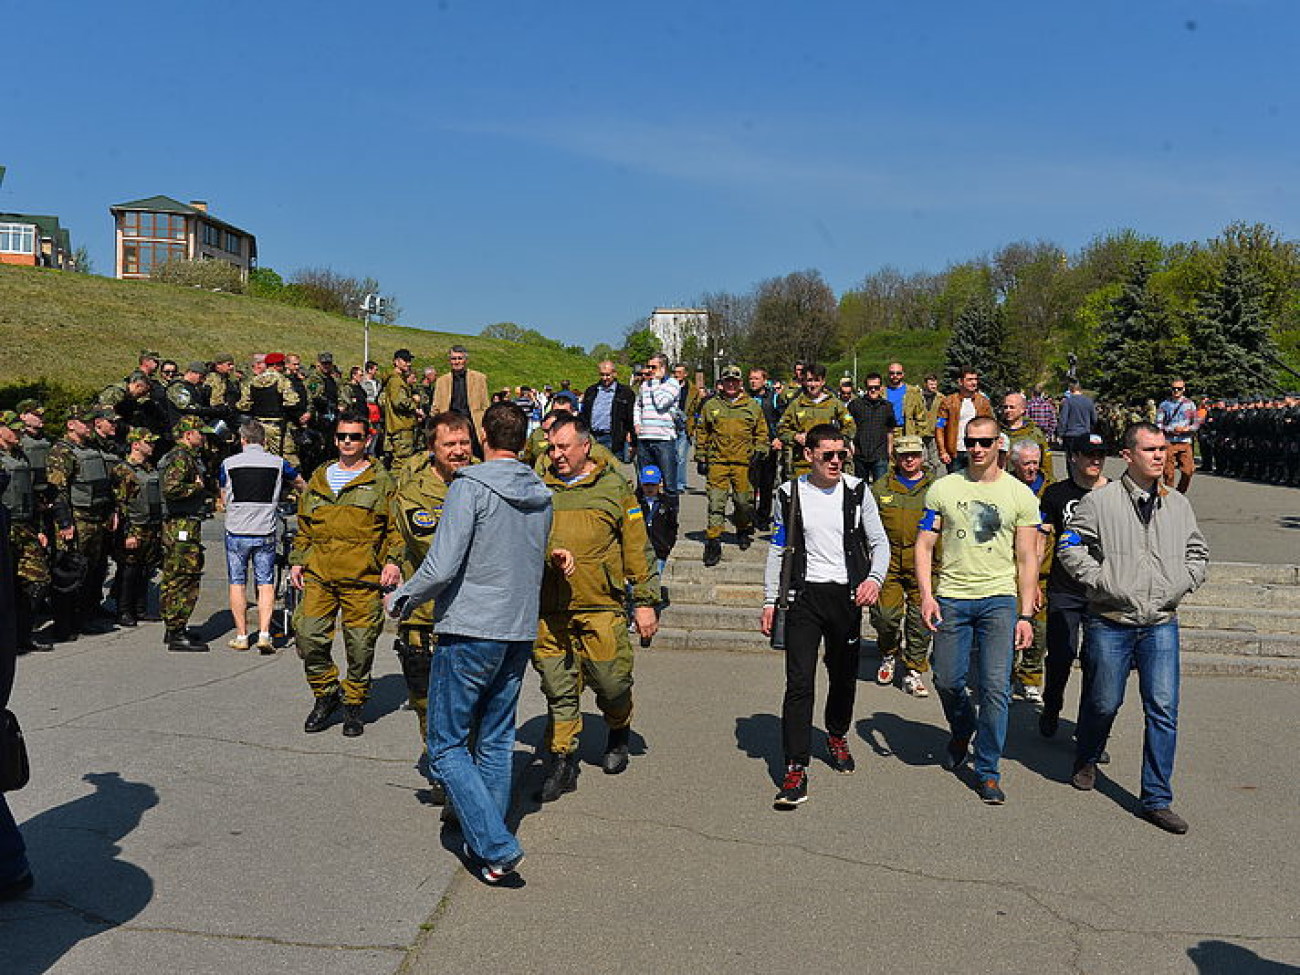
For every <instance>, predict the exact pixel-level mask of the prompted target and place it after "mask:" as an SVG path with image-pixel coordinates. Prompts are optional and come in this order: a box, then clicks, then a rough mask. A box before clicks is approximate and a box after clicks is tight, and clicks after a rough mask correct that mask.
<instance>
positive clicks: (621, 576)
mask: <svg viewBox="0 0 1300 975" xmlns="http://www.w3.org/2000/svg"><path fill="white" fill-rule="evenodd" d="M591 443H592V441H591V434H590V431H589V430H588V429H587V425H586V424H585V423H583V422H582V421H581V420H580V419H579V418H577V417H569V416H563V417H559V418H557V419H556V421H555V424H554V426H552V427H551V433H550V444H549V447H548V453H549V455H550V458H551V466H550V467H549V468H548V469H547V471H546V473H545V474H544V475H543V477H542V480H543V481H544V482H545V484H546V486H547V487H548V488H550V489H551V492H552V494H553V495H554V520H553V522H552V525H551V540H550V545H549V546H548V547H549V548H550V549H551V550H552V551H554V550H556V549H565V550H567V551H569V552H571V553H572V555H573V558H574V561H575V563H576V569H575V570H574V572H573V574H572V575H570V576H567V577H566V576H565V575H564V574H563V572H561V571H560V570H559V569H557V568H556V566H554V565H551V564H548V566H547V568H546V574H545V576H544V577H543V580H542V599H541V606H540V612H541V617H542V618H541V622H540V624H539V626H538V633H537V644H536V646H535V647H534V649H533V667H534V668H535V669H536V670H537V672H538V674H540V675H541V679H542V692H543V693H544V694H545V695H546V702H547V709H548V712H549V718H550V722H549V727H548V729H547V736H546V739H547V741H546V743H547V748H548V750H549V751H550V753H551V766H550V770H549V772H548V774H547V777H546V781H545V783H543V785H542V789H541V792H540V793H539V795H538V798H539V800H540V801H542V802H553V801H554V800H556V799H558V798H560V796H562V795H563V794H564V793H566V792H572V791H573V790H574V789H575V788H577V783H578V759H577V750H578V734H579V732H580V731H581V729H582V709H581V701H580V697H581V693H582V688H583V687H584V686H589V687H591V688H592V690H593V691H595V693H596V705H597V706H598V707H599V708H600V710H601V713H602V714H603V715H604V716H605V723H606V725H607V727H608V729H609V733H608V738H607V739H606V744H605V757H604V760H603V767H604V770H605V772H606V774H609V775H617V774H618V773H620V772H622V771H624V770H625V769H626V768H627V761H628V740H629V737H630V729H631V725H632V646H631V644H630V643H629V642H628V634H627V616H626V613H625V609H624V607H625V605H626V602H625V601H626V599H627V594H626V591H625V586H626V585H627V584H628V583H629V582H630V583H631V584H632V599H633V602H634V603H635V605H636V609H635V611H634V621H635V624H636V628H637V631H638V632H639V633H640V635H641V637H642V639H649V638H650V637H652V636H654V634H655V631H656V630H657V629H658V627H659V623H658V619H657V617H656V615H655V609H654V607H655V604H656V603H657V602H658V601H659V572H658V570H657V569H656V567H655V560H654V553H653V551H652V550H651V548H650V542H649V540H648V539H647V537H646V529H645V521H644V519H643V518H642V515H641V507H640V504H639V503H638V502H637V500H636V495H634V494H633V493H632V488H631V486H630V485H629V484H628V483H627V481H626V480H624V479H623V476H622V475H621V474H619V473H618V471H617V470H616V469H615V466H614V465H613V464H610V463H607V462H605V461H600V460H595V459H594V458H593V457H592V456H591Z"/></svg>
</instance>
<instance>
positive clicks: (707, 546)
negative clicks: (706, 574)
mask: <svg viewBox="0 0 1300 975" xmlns="http://www.w3.org/2000/svg"><path fill="white" fill-rule="evenodd" d="M721 561H722V542H720V541H719V540H718V539H716V538H706V539H705V540H704V564H705V565H707V566H714V565H717V564H718V563H719V562H721Z"/></svg>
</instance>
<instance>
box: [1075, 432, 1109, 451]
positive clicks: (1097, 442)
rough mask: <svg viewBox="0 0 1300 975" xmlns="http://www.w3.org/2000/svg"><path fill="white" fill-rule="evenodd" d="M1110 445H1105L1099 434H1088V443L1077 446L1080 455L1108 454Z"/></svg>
mask: <svg viewBox="0 0 1300 975" xmlns="http://www.w3.org/2000/svg"><path fill="white" fill-rule="evenodd" d="M1109 451H1110V445H1109V444H1107V443H1106V438H1105V437H1103V436H1102V435H1101V434H1100V433H1090V434H1088V442H1087V443H1086V444H1080V445H1079V453H1081V454H1105V453H1109Z"/></svg>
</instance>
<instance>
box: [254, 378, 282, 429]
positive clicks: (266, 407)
mask: <svg viewBox="0 0 1300 975" xmlns="http://www.w3.org/2000/svg"><path fill="white" fill-rule="evenodd" d="M248 397H249V399H250V400H251V401H252V413H253V416H254V417H256V418H257V419H259V420H274V421H276V422H277V423H278V422H280V421H281V420H283V419H284V397H283V396H281V395H280V388H279V386H278V384H276V383H267V384H265V385H259V384H256V383H255V384H253V386H252V387H251V388H250V389H249V391H248Z"/></svg>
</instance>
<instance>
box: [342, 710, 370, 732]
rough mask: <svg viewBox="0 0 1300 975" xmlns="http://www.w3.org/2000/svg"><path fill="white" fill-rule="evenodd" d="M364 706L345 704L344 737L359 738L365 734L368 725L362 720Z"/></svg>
mask: <svg viewBox="0 0 1300 975" xmlns="http://www.w3.org/2000/svg"><path fill="white" fill-rule="evenodd" d="M364 707H365V705H364V704H345V705H343V737H344V738H358V737H360V736H361V735H363V734H365V731H366V724H365V722H364V721H362V720H361V710H362V708H364Z"/></svg>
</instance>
